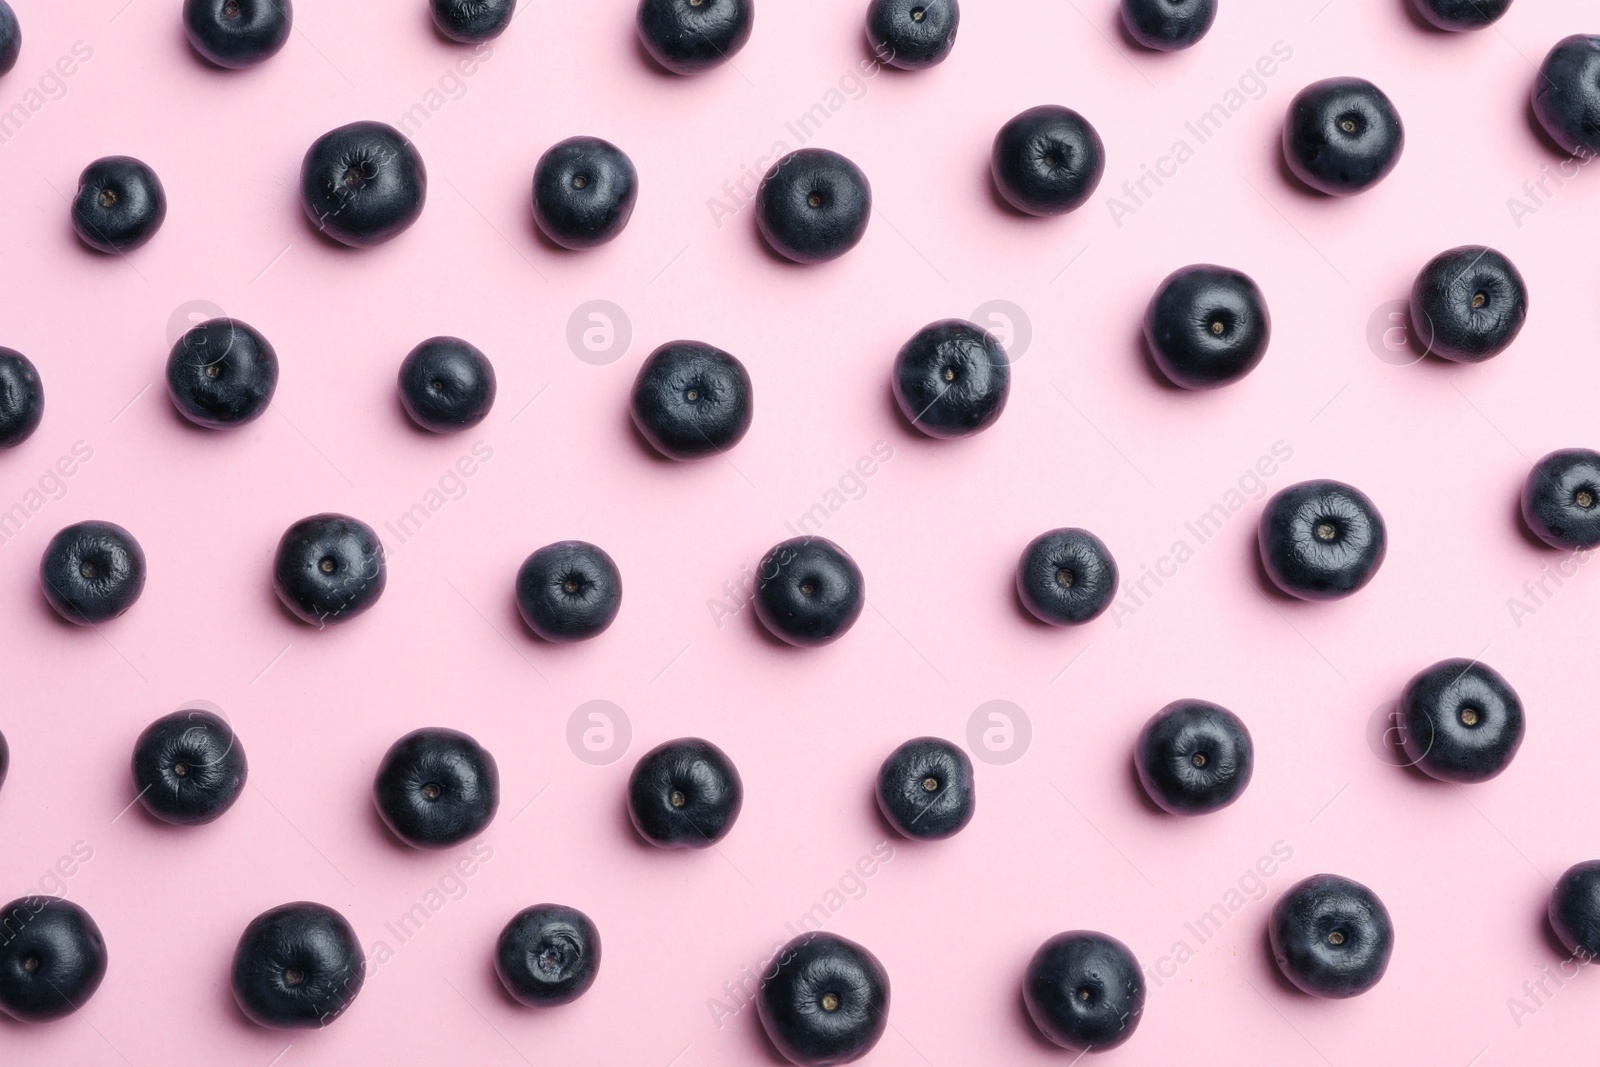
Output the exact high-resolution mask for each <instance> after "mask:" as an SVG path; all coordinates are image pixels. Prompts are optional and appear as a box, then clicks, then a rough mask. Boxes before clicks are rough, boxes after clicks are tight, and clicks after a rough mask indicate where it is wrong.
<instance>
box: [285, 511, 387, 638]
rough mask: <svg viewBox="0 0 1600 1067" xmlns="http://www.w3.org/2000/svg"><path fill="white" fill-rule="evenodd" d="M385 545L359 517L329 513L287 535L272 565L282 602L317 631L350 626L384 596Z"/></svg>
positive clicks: (300, 524) (301, 523)
mask: <svg viewBox="0 0 1600 1067" xmlns="http://www.w3.org/2000/svg"><path fill="white" fill-rule="evenodd" d="M388 581H389V570H388V567H387V566H386V565H385V563H384V559H383V542H381V541H379V540H378V535H377V534H376V533H374V532H373V529H372V527H370V526H368V525H367V524H366V523H364V522H362V521H361V520H359V519H352V518H351V517H350V516H348V515H339V514H335V513H333V512H323V513H322V514H320V515H312V516H310V517H309V518H304V519H301V520H300V521H299V522H297V523H295V524H294V525H293V526H291V527H289V528H288V529H287V530H285V531H284V532H283V537H282V538H280V539H279V541H278V551H277V555H276V556H275V557H274V559H273V563H272V584H273V588H274V589H276V590H277V593H278V599H279V600H281V601H283V605H284V607H286V608H288V609H289V611H290V612H292V613H293V614H294V615H295V616H296V617H297V618H299V619H300V620H301V621H302V622H306V623H309V624H311V625H312V626H316V627H319V628H320V627H323V626H327V625H330V624H333V623H341V622H348V621H349V620H351V619H353V618H355V617H356V616H357V615H360V614H361V613H362V612H364V611H367V610H368V609H370V608H371V607H372V606H373V605H374V604H376V603H377V602H378V598H379V597H381V596H383V590H384V586H385V585H387V584H388Z"/></svg>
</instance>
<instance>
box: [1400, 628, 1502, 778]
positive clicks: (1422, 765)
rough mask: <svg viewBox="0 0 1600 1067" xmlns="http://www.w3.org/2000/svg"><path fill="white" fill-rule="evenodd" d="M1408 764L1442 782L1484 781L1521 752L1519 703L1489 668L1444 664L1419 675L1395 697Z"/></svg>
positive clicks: (1456, 662) (1457, 662)
mask: <svg viewBox="0 0 1600 1067" xmlns="http://www.w3.org/2000/svg"><path fill="white" fill-rule="evenodd" d="M1400 714H1401V715H1402V716H1403V719H1402V721H1403V722H1404V723H1405V727H1406V728H1405V735H1404V737H1403V738H1402V742H1403V745H1404V747H1405V752H1406V756H1407V757H1408V758H1409V759H1410V761H1411V764H1412V765H1413V766H1415V767H1416V768H1417V769H1419V770H1421V771H1423V772H1424V773H1426V774H1428V775H1429V776H1431V777H1433V778H1438V779H1439V780H1440V781H1444V782H1486V781H1488V780H1489V779H1491V778H1493V777H1495V776H1496V775H1498V774H1499V773H1500V772H1501V771H1503V770H1505V769H1506V768H1507V767H1508V766H1510V764H1511V761H1512V759H1513V758H1515V757H1516V754H1517V749H1519V748H1521V747H1522V730H1523V718H1522V701H1521V700H1519V699H1517V692H1516V690H1514V689H1512V688H1511V683H1509V682H1507V681H1506V680H1505V679H1504V678H1502V677H1501V676H1500V674H1499V672H1497V671H1496V670H1495V669H1494V668H1492V667H1490V666H1488V665H1487V664H1483V663H1479V662H1477V661H1475V660H1467V659H1447V660H1442V661H1441V662H1439V663H1435V664H1434V665H1433V666H1431V667H1429V668H1428V669H1427V670H1425V671H1422V672H1421V673H1419V674H1418V675H1417V676H1416V677H1415V678H1412V679H1411V681H1410V682H1409V683H1408V684H1407V685H1406V688H1405V691H1404V692H1403V693H1402V694H1401V695H1400Z"/></svg>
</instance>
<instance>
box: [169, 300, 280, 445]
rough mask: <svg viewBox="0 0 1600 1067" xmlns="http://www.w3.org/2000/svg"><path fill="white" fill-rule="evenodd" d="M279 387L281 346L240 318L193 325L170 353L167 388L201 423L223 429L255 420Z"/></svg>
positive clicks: (185, 412) (190, 416)
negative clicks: (278, 346)
mask: <svg viewBox="0 0 1600 1067" xmlns="http://www.w3.org/2000/svg"><path fill="white" fill-rule="evenodd" d="M277 391H278V353H277V351H276V350H275V349H274V348H273V347H272V345H271V343H270V342H268V341H267V339H266V338H265V337H263V336H262V335H261V333H260V331H258V330H256V329H255V328H254V327H252V326H249V325H247V324H246V323H243V322H240V321H239V320H238V319H209V320H207V321H206V322H202V323H200V324H199V325H197V326H193V327H191V328H190V329H189V330H188V331H187V332H185V333H184V335H183V336H182V337H180V338H178V343H177V344H175V345H173V346H172V354H171V355H169V356H168V357H167V393H168V394H169V395H170V396H171V397H172V403H173V405H174V406H175V407H177V409H178V413H179V414H180V415H182V416H183V417H184V418H186V419H188V420H189V421H190V422H192V423H194V424H195V425H196V426H205V427H207V428H209V429H213V430H221V429H226V428H227V427H229V426H242V425H244V424H245V423H247V422H252V421H254V420H255V419H258V418H260V417H261V414H262V413H263V412H264V411H266V410H267V405H269V404H271V403H272V396H273V394H274V393H276V392H277Z"/></svg>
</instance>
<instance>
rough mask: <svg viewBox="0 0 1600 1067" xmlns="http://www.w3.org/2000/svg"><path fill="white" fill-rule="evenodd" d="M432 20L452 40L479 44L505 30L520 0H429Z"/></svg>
mask: <svg viewBox="0 0 1600 1067" xmlns="http://www.w3.org/2000/svg"><path fill="white" fill-rule="evenodd" d="M429 6H430V7H431V8H432V9H433V24H434V25H435V26H437V27H438V28H439V32H440V33H442V34H444V35H445V36H446V37H448V38H450V39H451V40H452V41H459V42H461V43H462V44H477V43H478V42H479V41H490V40H493V39H494V38H496V37H498V36H500V35H501V34H502V33H505V32H506V27H507V26H509V25H511V18H512V16H513V15H515V14H516V13H517V0H429Z"/></svg>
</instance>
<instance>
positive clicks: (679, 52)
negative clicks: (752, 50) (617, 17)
mask: <svg viewBox="0 0 1600 1067" xmlns="http://www.w3.org/2000/svg"><path fill="white" fill-rule="evenodd" d="M755 18H756V13H755V4H754V2H753V0H640V3H639V15H638V23H639V40H640V41H641V42H642V43H643V44H644V48H645V51H646V52H649V53H650V58H652V59H654V60H655V61H656V62H657V63H659V64H661V65H662V66H663V67H665V68H666V69H667V70H670V71H671V72H672V73H674V74H699V73H700V72H701V71H706V70H710V69H712V68H713V67H718V66H721V65H722V64H723V63H726V62H727V61H728V60H730V59H732V58H733V57H734V56H736V55H738V54H739V50H740V49H742V48H743V47H744V46H745V45H746V44H748V43H749V41H750V31H751V30H752V29H754V28H755Z"/></svg>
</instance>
